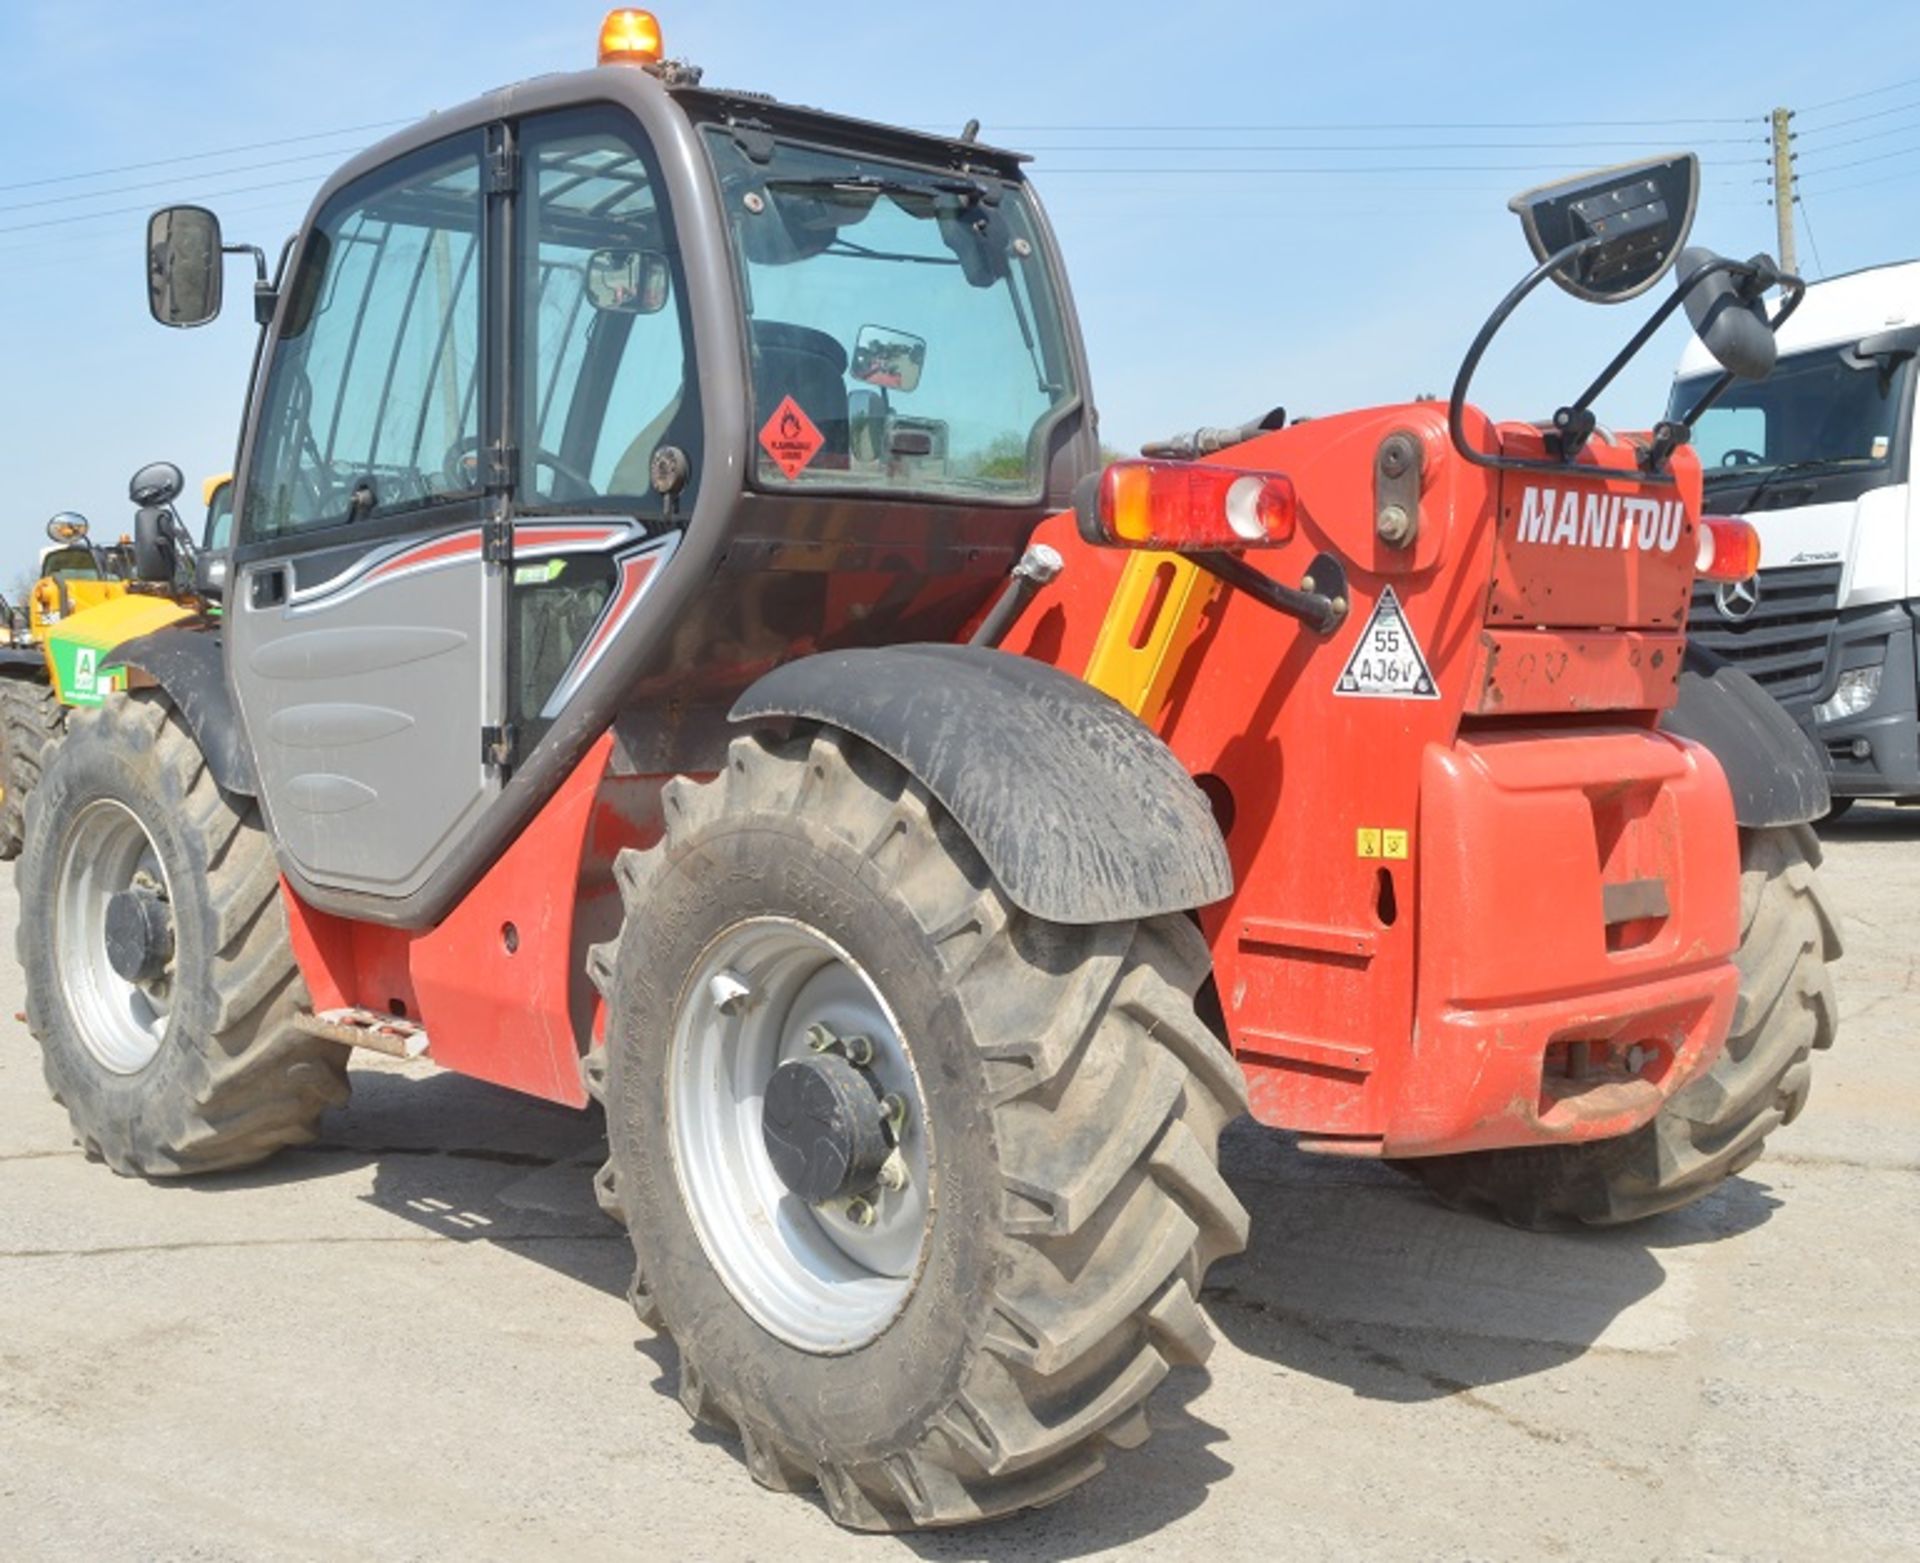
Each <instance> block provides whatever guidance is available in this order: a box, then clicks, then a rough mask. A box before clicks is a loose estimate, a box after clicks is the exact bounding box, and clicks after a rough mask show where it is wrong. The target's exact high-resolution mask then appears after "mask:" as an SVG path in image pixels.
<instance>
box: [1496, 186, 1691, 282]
mask: <svg viewBox="0 0 1920 1563" xmlns="http://www.w3.org/2000/svg"><path fill="white" fill-rule="evenodd" d="M1699 195H1700V162H1699V159H1697V158H1696V157H1694V155H1693V154H1692V153H1691V152H1683V153H1680V154H1678V155H1676V156H1674V157H1669V158H1659V159H1655V160H1653V161H1651V162H1646V163H1627V164H1623V165H1621V166H1620V167H1618V168H1606V169H1601V170H1599V171H1598V172H1596V173H1591V174H1580V175H1578V176H1576V177H1575V178H1572V179H1563V180H1561V181H1560V182H1559V183H1557V184H1550V185H1542V186H1540V187H1539V188H1538V189H1535V190H1528V191H1526V192H1524V193H1523V194H1520V195H1516V196H1515V197H1514V198H1513V199H1512V200H1511V201H1510V202H1508V203H1507V205H1508V207H1509V209H1510V210H1512V211H1514V212H1517V213H1518V214H1519V217H1520V224H1521V226H1522V227H1523V228H1524V229H1525V230H1526V234H1527V243H1528V244H1529V245H1531V246H1532V247H1533V253H1534V257H1535V259H1537V260H1539V261H1540V262H1542V263H1543V264H1544V263H1545V262H1547V261H1549V260H1551V259H1553V258H1554V257H1556V256H1559V257H1561V259H1560V263H1559V264H1558V265H1557V266H1555V267H1554V269H1553V273H1552V275H1553V280H1554V281H1555V282H1557V283H1558V284H1559V285H1560V286H1561V287H1563V288H1565V289H1566V290H1567V292H1569V293H1571V294H1573V295H1574V296H1575V297H1576V298H1583V299H1587V300H1590V301H1591V302H1593V303H1597V304H1618V303H1620V302H1622V301H1623V300H1626V299H1630V298H1633V297H1635V296H1636V295H1638V294H1641V293H1644V292H1646V290H1647V289H1648V288H1650V287H1652V286H1653V285H1654V283H1656V282H1658V281H1659V280H1660V278H1661V277H1662V276H1663V275H1665V273H1666V271H1667V268H1668V267H1670V266H1671V265H1673V263H1674V261H1675V259H1676V258H1677V257H1678V256H1679V254H1680V248H1681V246H1682V245H1683V244H1685V243H1686V240H1687V234H1688V232H1689V231H1690V230H1691V229H1692V227H1693V213H1694V207H1695V205H1696V203H1697V202H1698V200H1699Z"/></svg>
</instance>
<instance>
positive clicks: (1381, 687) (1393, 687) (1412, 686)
mask: <svg viewBox="0 0 1920 1563" xmlns="http://www.w3.org/2000/svg"><path fill="white" fill-rule="evenodd" d="M1333 692H1334V693H1335V694H1336V695H1373V696H1378V697H1381V698H1385V699H1391V700H1438V699H1439V698H1440V691H1439V690H1437V689H1435V688H1434V687H1433V674H1432V672H1431V671H1429V669H1428V667H1427V659H1426V658H1425V657H1423V656H1422V655H1421V654H1420V647H1419V645H1418V643H1417V642H1415V640H1414V638H1413V626H1412V625H1410V624H1408V623H1407V616H1406V614H1404V613H1403V612H1401V610H1400V599H1399V598H1398V597H1396V596H1394V594H1393V588H1392V587H1391V586H1389V587H1387V588H1386V589H1385V590H1383V591H1382V592H1381V593H1380V601H1379V602H1377V603H1375V604H1374V609H1373V617H1372V618H1370V619H1368V620H1367V627H1366V628H1365V629H1364V630H1362V631H1361V632H1360V643H1359V644H1358V645H1357V646H1355V647H1354V648H1353V655H1352V656H1350V657H1348V658H1347V666H1346V669H1345V671H1343V672H1342V673H1341V675H1340V681H1339V682H1338V683H1337V684H1335V685H1334V686H1333Z"/></svg>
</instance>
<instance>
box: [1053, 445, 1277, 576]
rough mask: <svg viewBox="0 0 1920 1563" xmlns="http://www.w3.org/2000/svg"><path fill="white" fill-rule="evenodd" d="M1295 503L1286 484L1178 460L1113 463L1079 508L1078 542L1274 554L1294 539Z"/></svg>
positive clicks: (1263, 474)
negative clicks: (1268, 551) (1091, 496)
mask: <svg viewBox="0 0 1920 1563" xmlns="http://www.w3.org/2000/svg"><path fill="white" fill-rule="evenodd" d="M1297 509H1298V500H1297V498H1296V496H1295V494H1294V491H1293V483H1292V480H1291V479H1288V478H1284V477H1278V476H1275V475H1274V474H1272V473H1267V472H1244V471H1241V470H1239V469H1237V468H1234V467H1215V466H1209V465H1206V464H1204V463H1196V462H1182V461H1116V462H1115V463H1114V464H1113V465H1112V466H1110V467H1108V468H1107V470H1106V472H1105V474H1104V475H1102V477H1101V479H1100V487H1099V490H1098V492H1097V493H1096V494H1095V496H1094V502H1093V504H1092V505H1090V506H1089V505H1086V504H1083V505H1082V506H1081V507H1080V515H1079V519H1080V535H1081V536H1082V537H1084V538H1086V540H1087V541H1088V542H1090V543H1101V544H1105V545H1107V546H1109V547H1116V548H1160V549H1167V550H1169V551H1170V552H1173V553H1216V552H1220V551H1222V550H1237V549H1241V548H1272V547H1274V546H1276V545H1277V544H1280V543H1284V542H1286V541H1287V540H1288V539H1289V538H1290V537H1292V536H1293V528H1294V520H1295V514H1296V511H1297Z"/></svg>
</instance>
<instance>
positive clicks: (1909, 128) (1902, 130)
mask: <svg viewBox="0 0 1920 1563" xmlns="http://www.w3.org/2000/svg"><path fill="white" fill-rule="evenodd" d="M1916 130H1920V121H1916V122H1915V123H1913V124H1911V125H1889V126H1887V127H1886V129H1884V130H1869V131H1868V132H1867V133H1866V134H1865V135H1864V136H1848V137H1847V138H1846V139H1845V140H1844V141H1823V142H1821V143H1820V145H1819V146H1817V147H1815V148H1814V149H1813V150H1814V151H1815V152H1816V153H1826V152H1838V151H1839V150H1840V149H1841V148H1842V147H1857V146H1859V145H1861V144H1862V143H1863V142H1867V141H1883V140H1885V139H1886V138H1887V137H1888V136H1904V135H1908V134H1910V133H1912V132H1913V131H1916ZM1816 133H1817V132H1816ZM1803 134H1804V132H1801V131H1795V132H1794V136H1793V139H1794V140H1795V141H1798V140H1799V139H1800V138H1801V136H1802V135H1803Z"/></svg>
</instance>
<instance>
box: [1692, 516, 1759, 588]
mask: <svg viewBox="0 0 1920 1563" xmlns="http://www.w3.org/2000/svg"><path fill="white" fill-rule="evenodd" d="M1696 568H1697V569H1698V570H1699V572H1700V574H1701V575H1703V576H1704V577H1705V578H1706V579H1707V580H1709V581H1744V580H1748V579H1749V578H1751V577H1752V576H1753V574H1754V573H1755V572H1756V571H1757V570H1758V569H1759V568H1760V534H1759V533H1758V532H1756V531H1755V530H1754V529H1753V528H1752V527H1751V526H1749V525H1748V524H1747V523H1746V522H1745V521H1741V520H1738V519H1736V518H1735V517H1733V516H1702V517H1701V518H1700V554H1699V559H1698V562H1697V566H1696Z"/></svg>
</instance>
